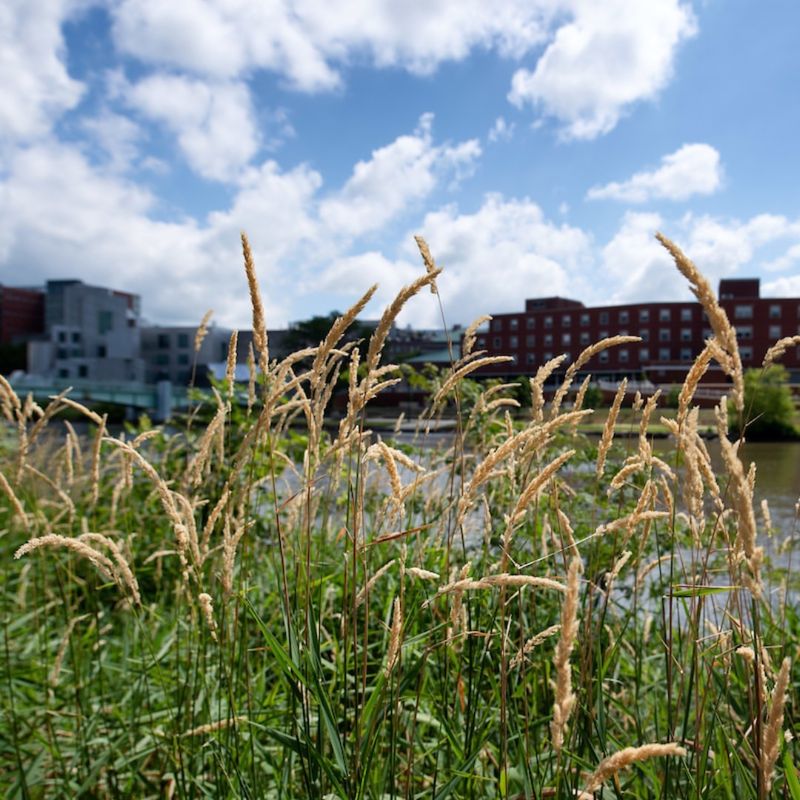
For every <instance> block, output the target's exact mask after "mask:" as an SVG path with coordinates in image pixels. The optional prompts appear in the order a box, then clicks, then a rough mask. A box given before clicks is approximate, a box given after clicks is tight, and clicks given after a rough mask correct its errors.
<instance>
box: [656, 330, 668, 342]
mask: <svg viewBox="0 0 800 800" xmlns="http://www.w3.org/2000/svg"><path fill="white" fill-rule="evenodd" d="M669 340H670V335H669V328H659V329H658V341H659V342H668V341H669Z"/></svg>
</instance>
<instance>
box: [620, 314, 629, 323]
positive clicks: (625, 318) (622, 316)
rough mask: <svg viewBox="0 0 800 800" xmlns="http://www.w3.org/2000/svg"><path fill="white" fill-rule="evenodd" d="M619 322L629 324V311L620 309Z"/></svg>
mask: <svg viewBox="0 0 800 800" xmlns="http://www.w3.org/2000/svg"><path fill="white" fill-rule="evenodd" d="M619 324H620V325H627V324H628V312H627V311H620V312H619Z"/></svg>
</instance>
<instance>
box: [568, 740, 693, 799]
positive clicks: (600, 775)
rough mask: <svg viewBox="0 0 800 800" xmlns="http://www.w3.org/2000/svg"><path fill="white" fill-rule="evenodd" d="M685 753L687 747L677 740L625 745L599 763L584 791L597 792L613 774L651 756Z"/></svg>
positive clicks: (664, 756) (682, 754)
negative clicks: (634, 745)
mask: <svg viewBox="0 0 800 800" xmlns="http://www.w3.org/2000/svg"><path fill="white" fill-rule="evenodd" d="M685 755H686V749H685V748H684V747H681V746H680V745H679V744H678V743H677V742H669V743H667V744H643V745H642V746H641V747H625V748H623V749H622V750H618V751H617V752H616V753H613V754H612V755H610V756H607V757H606V758H604V759H603V760H602V761H601V762H600V763H599V764H598V765H597V769H595V771H594V772H593V773H592V775H591V777H590V778H589V782H588V783H587V784H586V788H585V789H584V792H585V793H586V794H589V795H591V793H592V792H596V791H597V790H598V789H599V788H600V787H601V786H602V785H603V784H604V783H605V782H606V781H607V780H608V779H609V778H610V777H611V776H612V775H614V774H616V773H617V772H619V771H620V770H621V769H625V768H626V767H629V766H630V765H631V764H636V763H637V762H639V761H647V760H648V759H650V758H668V757H670V756H678V757H682V756H685Z"/></svg>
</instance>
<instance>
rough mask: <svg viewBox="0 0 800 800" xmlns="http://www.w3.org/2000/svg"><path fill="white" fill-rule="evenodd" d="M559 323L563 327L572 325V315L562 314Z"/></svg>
mask: <svg viewBox="0 0 800 800" xmlns="http://www.w3.org/2000/svg"><path fill="white" fill-rule="evenodd" d="M561 325H562V326H563V327H564V328H569V326H570V325H572V315H571V314H564V316H563V317H561Z"/></svg>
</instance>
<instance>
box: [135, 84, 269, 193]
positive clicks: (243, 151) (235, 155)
mask: <svg viewBox="0 0 800 800" xmlns="http://www.w3.org/2000/svg"><path fill="white" fill-rule="evenodd" d="M123 94H124V96H125V99H126V100H127V102H128V103H129V104H130V105H131V106H132V107H134V108H135V109H137V110H138V111H140V112H141V113H142V114H144V115H145V116H146V117H148V118H149V119H152V120H155V121H157V122H160V123H162V124H164V125H166V127H167V128H168V129H169V130H170V131H171V132H172V133H174V134H175V136H176V137H177V140H178V145H179V146H180V148H181V150H182V151H183V154H184V156H185V157H186V160H187V161H188V163H189V165H190V166H191V167H192V169H193V170H194V171H195V172H197V173H198V174H199V175H202V176H203V177H205V178H210V179H212V180H219V181H233V180H235V179H236V178H237V177H238V176H239V174H240V172H241V170H242V168H243V167H244V166H245V165H247V164H248V162H249V161H250V160H251V159H252V158H253V156H254V155H255V154H256V152H257V150H258V147H259V143H260V137H259V132H258V128H257V126H256V122H255V119H254V117H253V109H252V104H251V101H250V92H249V90H248V88H247V86H246V85H245V84H243V83H230V82H228V83H223V82H205V81H201V80H195V79H192V78H186V77H182V76H177V75H166V74H156V75H151V76H149V77H147V78H144V79H143V80H141V81H139V82H138V83H135V84H132V85H130V86H128V87H127V88H126V89H124V90H123Z"/></svg>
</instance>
